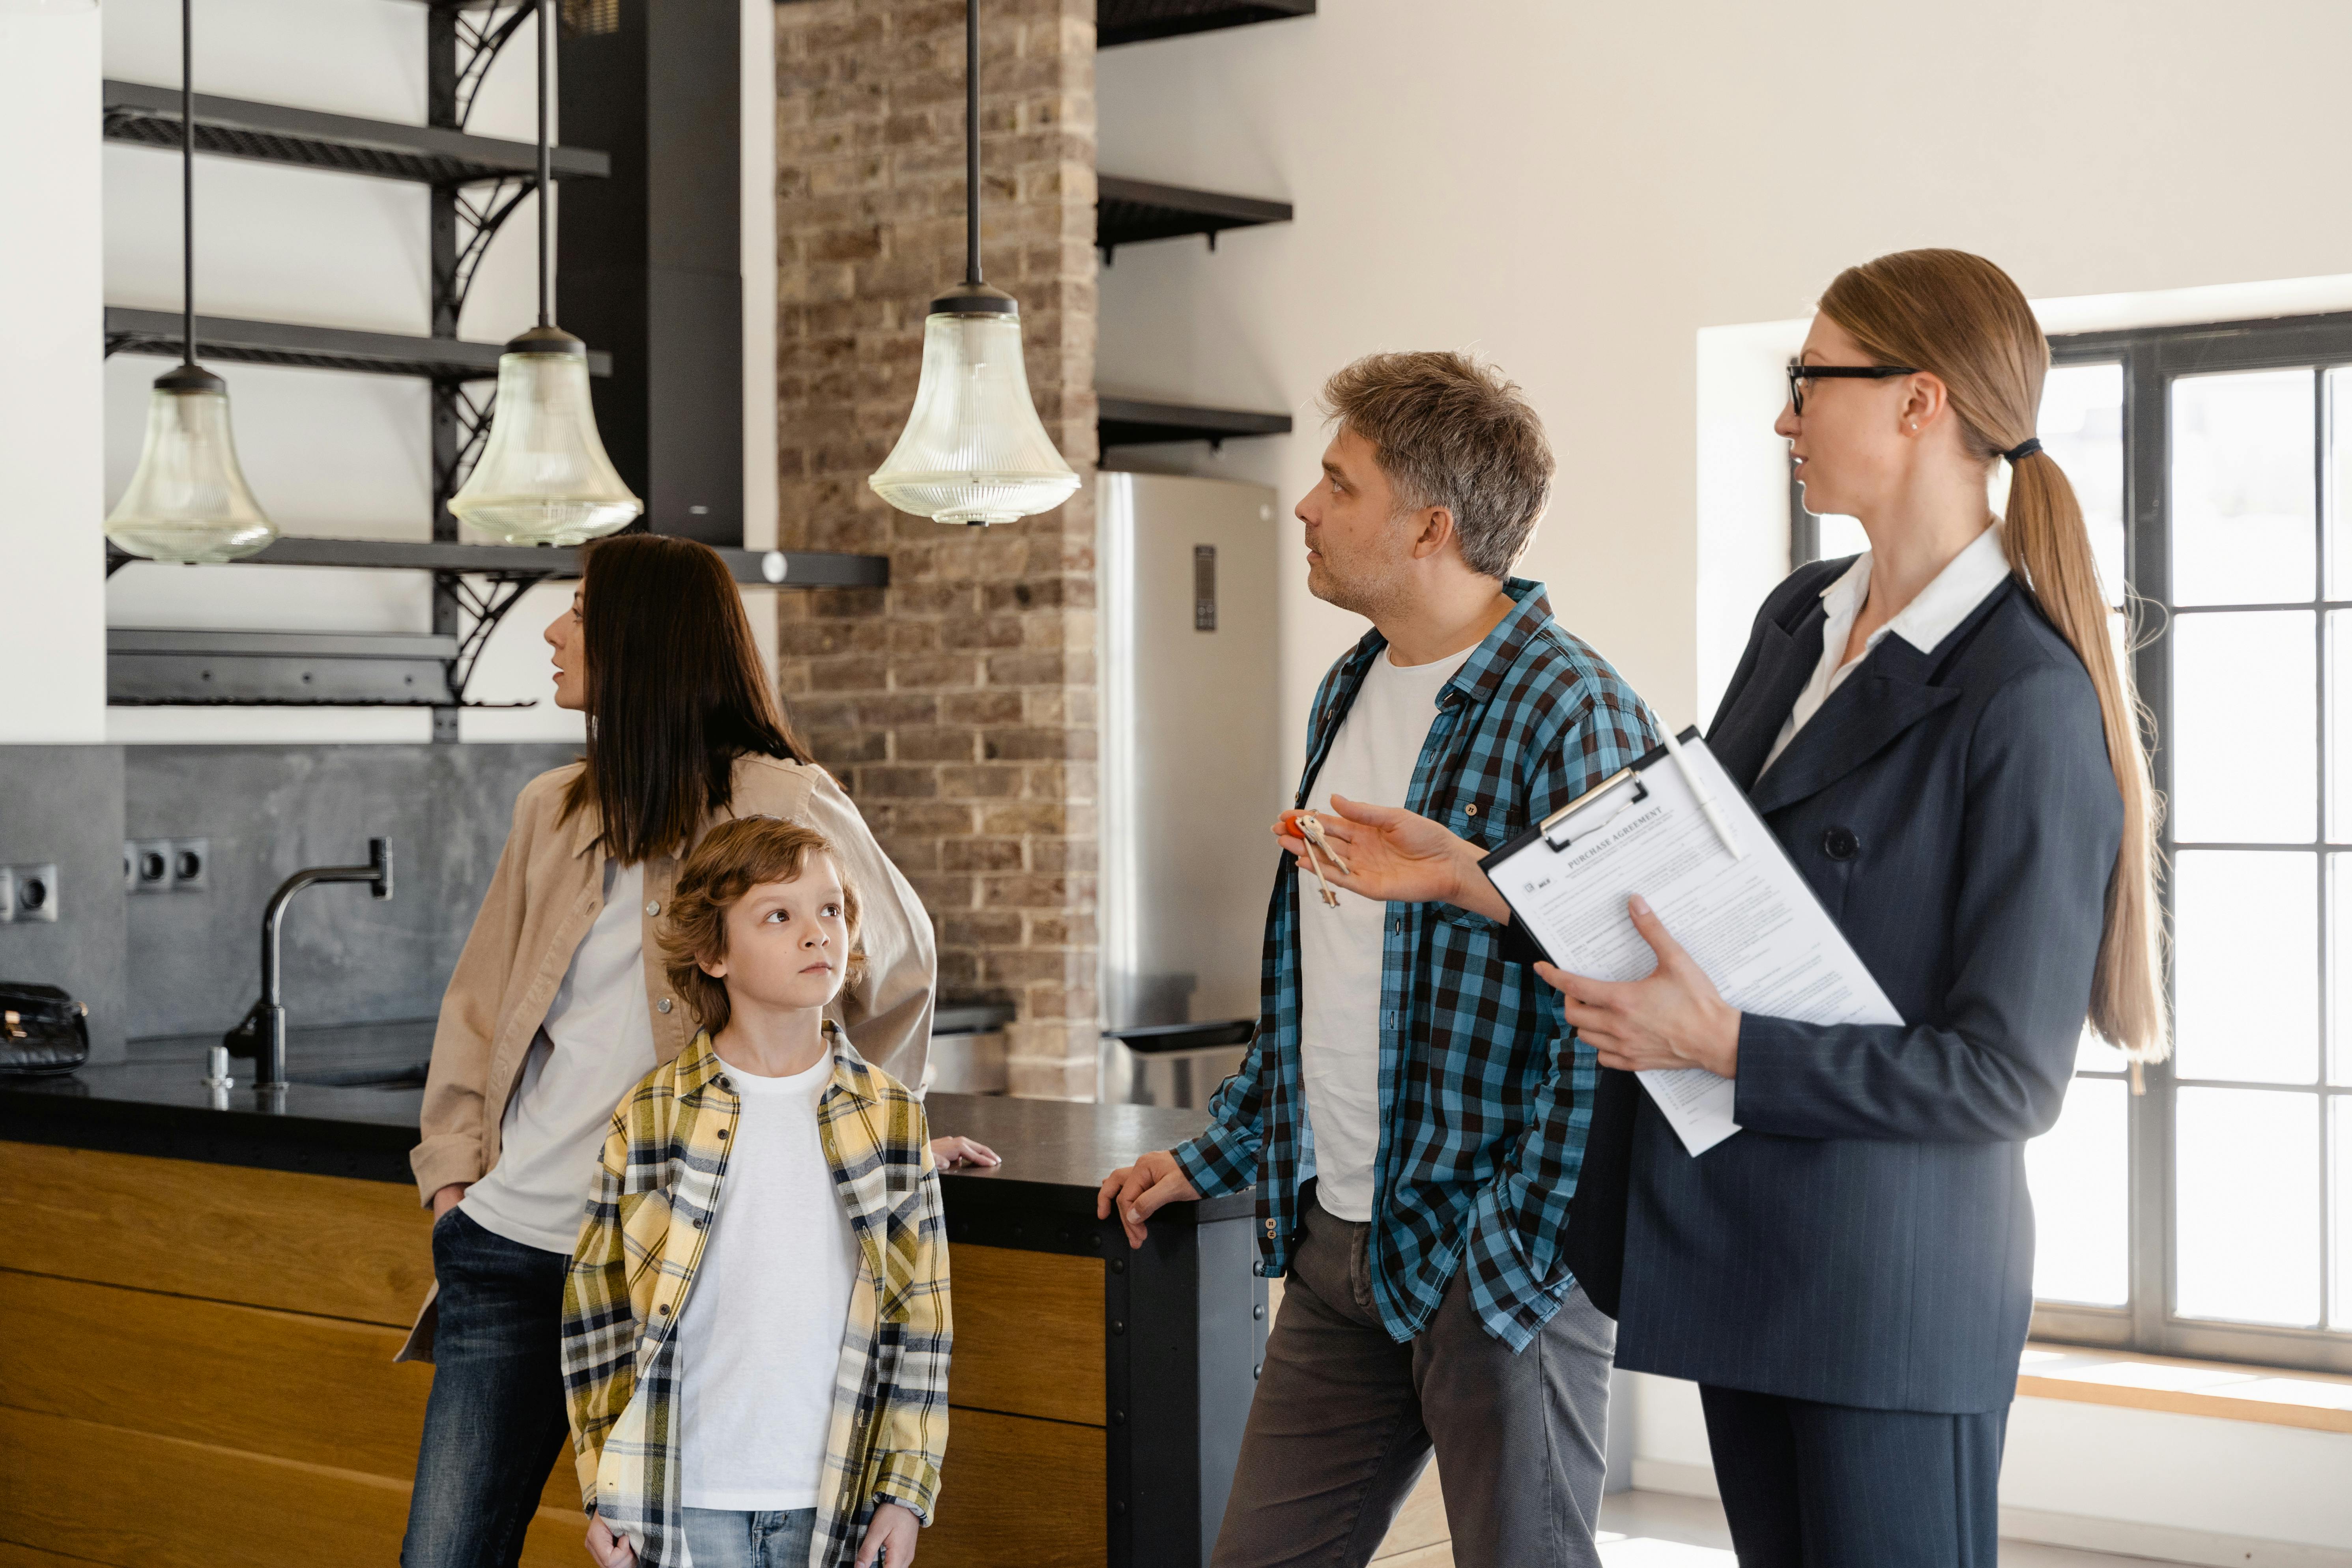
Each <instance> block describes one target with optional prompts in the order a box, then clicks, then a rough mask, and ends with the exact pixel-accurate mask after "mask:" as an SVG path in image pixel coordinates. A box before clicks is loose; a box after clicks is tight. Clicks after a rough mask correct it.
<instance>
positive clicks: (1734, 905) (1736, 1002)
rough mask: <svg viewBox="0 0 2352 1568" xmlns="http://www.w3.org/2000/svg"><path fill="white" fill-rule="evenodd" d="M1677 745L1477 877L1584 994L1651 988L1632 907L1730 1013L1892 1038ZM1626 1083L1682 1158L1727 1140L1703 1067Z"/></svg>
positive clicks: (1704, 762) (1745, 808) (1736, 801)
mask: <svg viewBox="0 0 2352 1568" xmlns="http://www.w3.org/2000/svg"><path fill="white" fill-rule="evenodd" d="M1675 740H1676V742H1677V744H1675V745H1674V746H1666V745H1661V746H1658V747H1655V748H1654V749H1653V750H1651V751H1649V752H1645V753H1643V755H1642V756H1641V757H1640V758H1639V759H1637V760H1636V761H1635V762H1634V763H1633V764H1632V765H1631V766H1628V767H1625V768H1622V769H1620V770H1619V771H1617V772H1616V773H1612V774H1611V775H1610V776H1609V777H1607V778H1605V779H1603V780H1601V783H1599V784H1595V785H1594V786H1593V787H1592V788H1591V789H1590V790H1587V791H1586V792H1585V793H1584V794H1583V795H1579V796H1578V797H1577V798H1576V799H1575V800H1572V801H1570V803H1569V804H1568V805H1564V806H1562V807H1561V808H1560V809H1559V810H1558V811H1555V812H1553V813H1552V814H1551V815H1550V816H1547V817H1545V818H1544V819H1543V820H1542V821H1541V822H1539V823H1538V824H1536V826H1533V827H1531V828H1529V829H1528V831H1527V832H1525V833H1523V834H1521V835H1520V836H1519V837H1517V838H1514V839H1513V840H1511V842H1509V843H1508V844H1506V845H1504V846H1503V847H1501V848H1499V849H1496V850H1495V851H1494V852H1493V853H1491V854H1489V855H1487V856H1486V857H1485V858H1483V859H1481V860H1480V861H1479V862H1478V864H1479V867H1480V868H1481V869H1483V870H1484V871H1485V872H1486V875H1487V877H1488V879H1490V880H1492V881H1493V882H1494V884H1495V889H1496V891H1497V892H1499V893H1501V894H1502V895H1503V900H1504V901H1505V902H1506V903H1507V904H1509V905H1510V906H1511V910H1512V912H1513V913H1515V914H1516V915H1517V916H1518V919H1519V922H1520V923H1521V924H1522V925H1524V926H1525V927H1527V929H1528V933H1529V934H1530V935H1531V936H1533V937H1534V938H1535V941H1536V943H1537V945H1538V946H1539V947H1541V948H1542V949H1543V951H1544V956H1545V957H1546V958H1548V959H1549V960H1550V962H1551V963H1553V964H1554V965H1555V966H1556V967H1558V968H1560V969H1564V970H1566V971H1568V972H1569V973H1571V974H1583V975H1589V976H1591V977H1592V978H1593V979H1596V980H1638V979H1640V978H1642V977H1643V975H1645V974H1648V973H1650V972H1651V970H1652V969H1654V967H1655V966H1656V963H1657V958H1656V955H1655V954H1654V952H1652V951H1651V949H1650V945H1649V943H1648V942H1644V941H1643V940H1642V937H1641V934H1640V933H1639V932H1638V931H1635V930H1634V929H1633V921H1632V919H1631V918H1630V917H1629V916H1628V915H1627V914H1626V912H1625V900H1626V899H1627V897H1628V896H1630V895H1632V894H1634V893H1639V894H1641V895H1642V896H1643V898H1644V899H1646V900H1649V903H1650V907H1651V908H1652V909H1653V910H1655V911H1656V913H1657V916H1658V919H1659V920H1660V921H1663V922H1664V925H1665V927H1666V930H1667V931H1669V932H1670V933H1671V934H1672V935H1673V936H1674V938H1675V941H1677V942H1680V943H1682V945H1683V947H1684V949H1685V951H1686V952H1689V953H1690V955H1691V957H1692V959H1693V960H1694V961H1696V963H1697V964H1698V966H1699V967H1700V968H1701V969H1702V970H1704V971H1705V972H1706V976H1707V978H1708V979H1710V980H1712V981H1713V982H1714V983H1715V985H1716V989H1717V991H1718V992H1720V993H1721V994H1722V995H1723V999H1724V1000H1725V1001H1727V1002H1728V1003H1730V1004H1731V1005H1733V1006H1735V1007H1738V1008H1739V1009H1740V1010H1741V1011H1742V1012H1748V1013H1759V1014H1764V1015H1766V1016H1772V1017H1782V1018H1796V1019H1800V1020H1802V1021H1804V1022H1806V1023H1817V1024H1899V1023H1901V1022H1902V1018H1901V1016H1899V1015H1898V1014H1896V1012H1895V1007H1894V1005H1893V1004H1892V1003H1890V1002H1889V1001H1888V1000H1887V999H1886V994H1885V991H1884V990H1882V989H1881V988H1880V986H1879V984H1878V982H1877V980H1876V979H1875V978H1874V976H1873V975H1872V974H1871V973H1870V970H1869V967H1868V966H1867V965H1866V964H1864V963H1863V962H1862V959H1861V958H1860V956H1859V955H1857V954H1856V953H1855V952H1854V951H1853V945H1852V944H1851V943H1849V942H1847V941H1846V940H1845V935H1844V933H1843V932H1842V931H1839V930H1838V928H1837V922H1836V921H1832V919H1831V918H1830V914H1829V910H1827V909H1825V908H1824V907H1823V906H1822V901H1821V900H1820V898H1819V897H1818V896H1817V895H1815V893H1814V892H1813V889H1812V887H1811V884H1810V883H1808V882H1807V881H1806V880H1805V879H1804V876H1803V874H1802V873H1801V872H1800V871H1799V870H1798V869H1797V867H1796V864H1795V863H1794V862H1793V861H1791V860H1790V858H1789V857H1788V854H1787V852H1786V851H1784V850H1783V849H1782V848H1781V847H1780V841H1779V840H1778V839H1776V838H1774V837H1772V833H1771V829H1769V827H1767V826H1765V824H1764V819H1763V818H1762V817H1760V816H1758V815H1757V814H1756V811H1755V808H1754V807H1752V806H1750V805H1748V797H1747V795H1745V794H1744V793H1743V792H1742V791H1741V790H1740V789H1739V787H1738V785H1737V784H1734V783H1733V782H1732V780H1731V777H1730V775H1729V774H1727V773H1725V772H1724V771H1723V765H1722V764H1721V763H1718V762H1717V761H1716V759H1715V755H1714V753H1713V752H1709V751H1708V750H1707V748H1706V742H1705V741H1703V740H1702V739H1700V737H1699V734H1698V731H1696V730H1685V731H1683V732H1682V733H1681V734H1680V735H1679V736H1677V737H1676V738H1675ZM1662 763H1665V764H1668V765H1664V766H1661V765H1660V764H1662ZM1638 1076H1639V1077H1640V1079H1641V1080H1642V1087H1643V1089H1645V1090H1647V1091H1648V1092H1649V1095H1650V1098H1651V1099H1652V1100H1655V1101H1656V1102H1657V1105H1658V1109H1659V1110H1660V1111H1661V1112H1663V1113H1664V1116H1665V1118H1666V1121H1667V1122H1668V1123H1669V1124H1670V1125H1671V1126H1673V1128H1674V1130H1675V1135H1676V1136H1677V1137H1679V1138H1680V1139H1681V1140H1682V1142H1683V1146H1684V1147H1685V1149H1687V1150H1689V1151H1690V1152H1691V1154H1692V1155H1693V1156H1694V1157H1696V1156H1697V1155H1700V1154H1703V1153H1705V1152H1706V1151H1707V1150H1709V1149H1712V1148H1713V1147H1715V1145H1716V1144H1717V1143H1720V1142H1723V1141H1724V1140H1725V1139H1727V1138H1728V1137H1730V1136H1731V1135H1732V1134H1734V1133H1736V1132H1738V1131H1739V1124H1738V1121H1736V1120H1735V1119H1734V1117H1733V1109H1734V1105H1735V1103H1736V1100H1737V1093H1736V1089H1735V1085H1734V1080H1733V1079H1726V1078H1717V1076H1716V1075H1715V1074H1713V1073H1711V1072H1708V1071H1707V1070H1706V1069H1705V1068H1654V1069H1652V1070H1650V1071H1646V1072H1643V1073H1641V1074H1639V1075H1638Z"/></svg>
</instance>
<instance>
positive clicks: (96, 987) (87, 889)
mask: <svg viewBox="0 0 2352 1568" xmlns="http://www.w3.org/2000/svg"><path fill="white" fill-rule="evenodd" d="M48 861H55V862H57V867H58V888H57V899H58V904H57V910H58V918H57V921H55V922H54V923H51V922H48V921H16V922H15V923H12V924H0V980H27V981H32V982H34V983H36V984H42V985H61V986H63V987H65V988H66V989H67V990H68V991H69V992H71V993H73V994H74V995H76V996H78V997H79V998H80V999H81V1000H82V1001H84V1002H86V1003H88V1004H89V1041H90V1057H91V1059H93V1060H95V1061H102V1062H103V1061H117V1060H120V1059H121V1056H122V1041H123V1037H124V1033H125V1025H126V1023H127V1022H128V1017H129V1015H128V1010H127V1009H126V1008H125V1006H124V1005H123V1002H124V997H123V975H124V972H125V968H126V962H127V960H126V954H125V952H124V946H123V918H122V916H123V910H122V906H123V898H122V748H121V747H120V746H0V865H21V864H25V863H26V862H44V863H45V862H48ZM192 896H193V895H192ZM259 962H260V960H259V958H258V957H256V959H255V963H259Z"/></svg>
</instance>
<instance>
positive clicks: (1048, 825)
mask: <svg viewBox="0 0 2352 1568" xmlns="http://www.w3.org/2000/svg"><path fill="white" fill-rule="evenodd" d="M776 18H777V29H776V30H777V59H776V83H777V128H776V135H777V180H778V201H777V266H778V273H779V276H778V279H777V287H778V311H777V334H776V335H777V359H778V363H777V378H778V398H777V418H778V423H779V426H780V428H779V439H778V447H779V450H780V462H781V467H782V473H781V476H780V478H781V500H782V506H781V509H780V510H781V512H782V520H783V521H782V538H783V542H784V544H785V546H786V547H787V548H799V549H808V550H852V551H861V552H878V553H884V554H887V555H888V556H889V557H890V582H891V586H890V587H889V588H888V589H887V590H882V591H872V590H841V591H833V592H817V593H809V594H785V595H777V596H776V597H777V599H778V600H779V602H780V607H779V615H780V616H782V624H781V626H780V628H779V630H780V632H781V649H782V661H781V676H782V686H783V690H784V695H785V698H786V700H787V701H789V702H790V703H791V705H792V707H793V712H794V714H795V715H796V717H797V718H798V720H799V721H800V723H801V724H802V726H803V731H805V733H806V735H807V737H808V740H809V742H810V744H811V745H812V746H813V747H814V750H815V752H816V754H817V757H818V760H819V761H821V762H823V763H824V764H825V765H826V766H827V767H829V768H831V769H832V770H833V771H834V772H835V773H837V774H839V775H840V776H841V778H842V780H843V782H844V784H845V785H846V786H847V787H848V789H849V791H850V793H851V794H852V795H854V796H855V797H856V801H857V803H858V805H859V807H860V808H861V809H862V810H863V811H864V812H865V814H866V820H867V821H868V822H869V823H870V824H872V826H873V827H874V830H875V832H876V834H877V836H878V837H880V839H881V841H882V844H883V847H885V848H886V849H887V850H888V851H889V853H890V855H891V856H892V858H895V859H896V860H897V861H898V865H899V867H900V868H902V869H904V870H905V872H906V873H907V875H908V878H909V879H911V880H912V881H913V882H914V884H915V886H916V887H917V888H918V889H919V890H920V891H921V893H922V896H923V900H924V902H925V903H926V904H927V905H928V906H929V909H930V911H931V916H932V919H933V921H935V922H936V924H937V926H938V928H939V937H940V992H941V994H942V995H944V996H946V997H949V998H951V999H955V1000H976V999H990V1000H1006V1001H1011V1002H1013V1003H1015V1004H1016V1005H1018V1007H1019V1016H1018V1021H1017V1022H1016V1023H1015V1024H1014V1025H1013V1028H1012V1031H1011V1042H1010V1045H1011V1063H1010V1068H1011V1079H1012V1087H1013V1092H1014V1093H1016V1094H1032V1095H1045V1096H1057V1097H1058V1096H1075V1097H1078V1098H1087V1097H1090V1096H1091V1095H1092V1093H1093V1085H1094V1066H1093V1064H1094V1048H1095V1036H1096V1014H1097V1008H1096V996H1095V987H1096V935H1095V905H1096V867H1097V840H1096V799H1097V796H1096V763H1095V755H1096V747H1095V742H1096V736H1095V655H1094V648H1095V626H1094V602H1095V601H1094V527H1095V519H1094V495H1093V489H1092V485H1091V482H1089V483H1088V484H1087V485H1085V486H1082V487H1081V488H1080V489H1079V491H1078V493H1077V494H1076V496H1075V497H1073V498H1072V499H1071V500H1070V501H1069V502H1068V504H1066V505H1065V506H1063V507H1062V508H1061V509H1060V510H1056V511H1053V512H1049V513H1047V514H1045V516H1043V517H1035V518H1030V519H1027V520H1025V521H1022V522H1020V523H1016V524H1013V525H1011V526H1009V527H997V528H987V529H979V528H970V529H964V528H946V527H942V526H941V525H940V524H938V523H935V522H932V521H930V520H929V519H928V518H911V517H907V516H904V515H901V514H898V513H896V512H894V511H892V510H890V508H888V507H887V506H886V505H884V504H883V502H882V501H881V500H880V499H879V498H877V496H876V495H875V494H874V493H873V491H872V490H870V489H867V488H866V475H868V474H870V473H872V472H873V471H874V469H875V468H877V467H879V466H880V464H881V462H882V459H883V458H884V457H885V456H887V453H888V451H889V449H890V447H891V445H892V443H893V442H895V441H896V440H897V439H898V432H899V429H900V427H901V426H903V425H904V424H905V422H906V418H907V414H908V409H909V408H911V407H912V405H913V403H914V397H915V385H916V382H917V380H918V378H919V373H920V370H921V364H922V334H923V316H924V312H925V308H926V306H927V305H928V304H929V300H930V299H931V298H932V296H933V295H934V294H936V293H938V292H940V290H941V289H942V287H943V286H944V285H946V284H948V283H950V282H952V281H954V280H955V279H958V278H960V277H961V275H962V267H963V212H964V173H963V90H964V88H963V44H964V37H963V25H964V7H963V5H962V4H961V0H950V3H947V4H940V3H938V0H794V3H789V4H785V5H781V6H779V7H778V10H777V13H776ZM1094 47H1095V40H1094V5H1093V3H1092V0H986V3H985V5H984V8H983V10H982V35H981V52H982V65H981V89H982V98H981V117H982V138H981V140H982V219H983V228H982V250H981V256H982V266H983V269H984V271H985V273H986V275H987V279H988V281H989V282H991V283H992V284H994V285H996V286H997V287H999V288H1002V289H1008V290H1010V291H1011V292H1012V293H1013V294H1014V295H1015V296H1016V297H1017V298H1018V299H1019V300H1020V302H1021V319H1022V329H1023V342H1024V348H1025V351H1026V356H1027V362H1028V369H1029V383H1030V387H1031V391H1032V393H1033V395H1034V398H1035V401H1036V405H1037V412H1038V414H1039V416H1041V417H1042V418H1043V419H1044V421H1045V428H1046V430H1047V431H1048V432H1049V433H1050V434H1051V435H1052V436H1053V437H1054V439H1055V443H1056V444H1057V445H1059V446H1060V447H1061V449H1062V453H1063V456H1064V457H1065V458H1066V459H1067V460H1068V461H1069V463H1070V466H1071V467H1072V468H1076V469H1077V470H1078V472H1079V473H1080V474H1081V475H1087V476H1089V479H1090V477H1091V474H1092V471H1093V466H1094V459H1095V456H1096V448H1095V395H1094V353H1095V266H1096V261H1095V249H1094V201H1095V186H1094V180H1095V105H1094Z"/></svg>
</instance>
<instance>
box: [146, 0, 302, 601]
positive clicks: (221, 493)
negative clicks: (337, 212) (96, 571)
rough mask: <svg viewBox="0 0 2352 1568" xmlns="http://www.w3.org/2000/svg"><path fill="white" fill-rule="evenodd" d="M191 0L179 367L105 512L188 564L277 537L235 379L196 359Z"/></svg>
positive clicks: (184, 83)
mask: <svg viewBox="0 0 2352 1568" xmlns="http://www.w3.org/2000/svg"><path fill="white" fill-rule="evenodd" d="M193 5H194V0H180V336H181V359H180V365H179V368H178V369H176V370H172V371H167V372H165V373H164V374H163V375H160V376H158V377H156V378H155V390H154V391H153V392H152V393H151V394H149V395H148V398H147V439H146V443H145V444H144V445H143V446H142V447H140V449H139V468H138V470H137V471H136V472H134V473H133V474H132V475H131V488H130V489H126V490H124V491H123V492H122V499H121V500H120V501H118V502H116V503H115V507H114V510H113V511H112V512H111V513H110V514H109V515H108V517H107V520H106V537H107V538H108V539H110V540H111V541H113V542H114V544H115V547H116V548H117V549H120V550H121V551H123V552H127V553H129V554H131V555H137V556H141V557H142V558H144V559H146V560H150V561H175V562H182V563H194V562H214V561H235V560H236V559H237V558H238V557H240V556H245V555H250V554H252V553H253V552H255V551H257V550H259V549H261V548H262V547H263V546H264V545H266V544H268V542H270V541H271V540H273V539H276V538H277V537H278V528H277V525H276V524H274V523H272V522H271V521H269V519H268V517H267V516H265V515H264V514H263V512H262V510H261V505H260V503H259V502H257V501H256V500H254V499H253V491H252V490H250V489H247V486H246V482H245V472H244V470H243V469H242V468H238V467H237V461H236V437H235V436H234V435H233V434H232V433H231V431H230V429H229V421H228V383H226V382H225V381H223V380H222V379H221V378H220V377H218V376H216V375H215V374H213V373H212V372H210V371H208V370H205V369H204V368H203V367H202V366H200V365H198V364H197V363H196V114H195V108H196V101H195V89H194V85H193V80H194V78H193V71H192V65H193V62H194V48H193V47H192V45H191V43H190V29H189V24H190V22H191V21H192V20H193V16H192V11H193Z"/></svg>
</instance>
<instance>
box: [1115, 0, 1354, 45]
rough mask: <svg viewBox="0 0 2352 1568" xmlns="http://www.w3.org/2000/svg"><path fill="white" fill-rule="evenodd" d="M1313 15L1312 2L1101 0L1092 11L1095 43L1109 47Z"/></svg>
mask: <svg viewBox="0 0 2352 1568" xmlns="http://www.w3.org/2000/svg"><path fill="white" fill-rule="evenodd" d="M1313 15H1315V0H1101V3H1100V4H1099V5H1097V7H1096V10H1095V42H1096V44H1097V46H1098V47H1102V48H1109V47H1112V46H1114V45H1117V44H1139V43H1143V42H1145V41H1146V40H1148V39H1151V38H1172V37H1177V36H1179V35H1181V34H1184V33H1207V32H1213V31H1214V30H1216V29H1217V28H1220V27H1245V26H1249V25H1251V24H1252V23H1254V22H1282V21H1287V20H1289V19H1290V18H1291V17H1293V16H1313Z"/></svg>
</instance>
